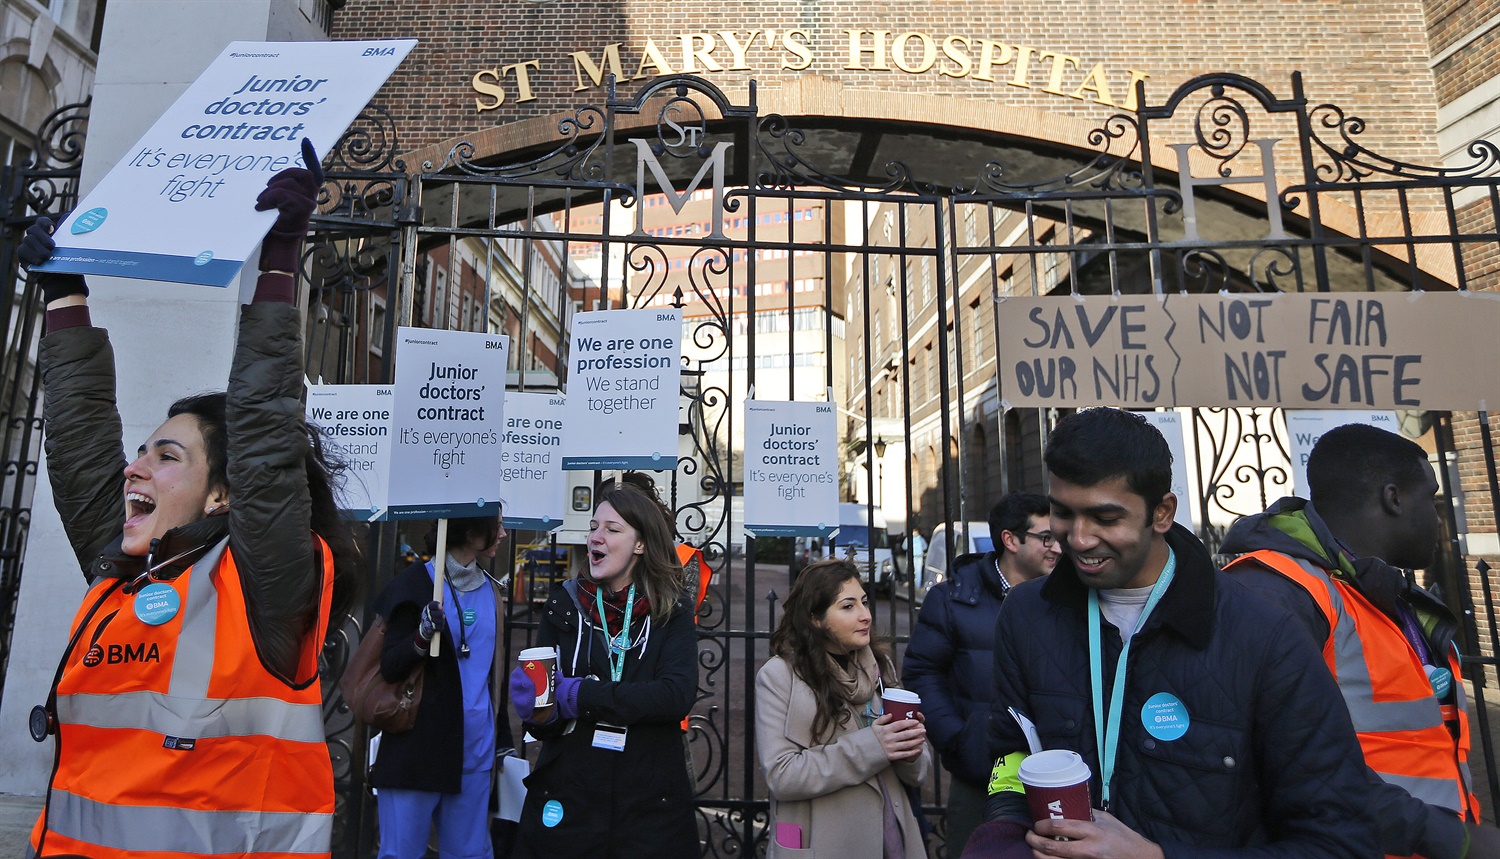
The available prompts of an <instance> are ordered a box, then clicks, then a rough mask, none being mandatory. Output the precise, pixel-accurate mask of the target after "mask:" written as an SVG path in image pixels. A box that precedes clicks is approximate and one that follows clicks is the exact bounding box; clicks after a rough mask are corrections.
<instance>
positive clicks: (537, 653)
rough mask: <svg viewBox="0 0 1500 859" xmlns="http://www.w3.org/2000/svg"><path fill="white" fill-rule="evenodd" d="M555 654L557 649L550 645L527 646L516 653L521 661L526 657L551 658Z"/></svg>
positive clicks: (526, 658)
mask: <svg viewBox="0 0 1500 859" xmlns="http://www.w3.org/2000/svg"><path fill="white" fill-rule="evenodd" d="M556 656H557V651H556V650H555V649H554V648H551V647H528V648H526V649H525V650H523V651H521V652H520V653H519V654H517V655H516V658H517V659H519V660H521V661H523V662H524V661H526V660H528V659H552V658H554V657H556Z"/></svg>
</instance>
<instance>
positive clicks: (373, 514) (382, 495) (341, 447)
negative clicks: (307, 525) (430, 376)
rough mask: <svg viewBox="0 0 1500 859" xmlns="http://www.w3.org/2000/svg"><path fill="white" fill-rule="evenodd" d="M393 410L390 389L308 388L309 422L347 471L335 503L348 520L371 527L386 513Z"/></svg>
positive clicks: (377, 386) (392, 395)
mask: <svg viewBox="0 0 1500 859" xmlns="http://www.w3.org/2000/svg"><path fill="white" fill-rule="evenodd" d="M394 407H395V388H393V387H391V386H389V385H310V386H308V389H307V420H308V423H311V424H312V425H313V426H315V427H317V428H318V434H319V435H321V436H322V437H323V445H324V447H326V448H328V449H329V451H330V452H331V453H333V454H334V455H335V456H337V457H338V458H339V459H340V460H342V461H343V463H344V465H345V469H344V475H343V477H344V484H343V486H341V487H340V488H339V491H338V502H339V510H340V511H341V512H342V513H343V514H344V515H345V516H347V517H349V518H351V519H364V520H369V521H373V520H375V519H379V518H381V514H383V513H384V512H385V508H386V499H387V488H386V478H387V476H388V475H389V474H390V470H391V418H392V414H393V412H392V410H393V408H394Z"/></svg>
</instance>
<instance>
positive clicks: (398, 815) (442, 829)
mask: <svg viewBox="0 0 1500 859" xmlns="http://www.w3.org/2000/svg"><path fill="white" fill-rule="evenodd" d="M427 572H428V574H429V575H431V573H432V564H431V563H428V565H427ZM444 603H445V605H444V611H445V613H446V614H447V617H448V628H449V629H450V630H451V631H452V633H453V635H452V637H451V638H450V637H447V636H445V637H444V639H445V640H444V641H443V646H444V647H452V648H454V649H455V652H458V649H459V648H460V647H461V646H462V645H465V644H466V645H468V648H469V655H468V656H460V657H458V676H459V686H460V689H461V691H462V699H463V725H464V734H463V736H464V755H463V777H462V781H461V785H460V792H459V793H456V794H454V793H437V792H435V791H426V790H402V789H396V788H381V789H380V791H379V794H378V796H377V797H376V802H377V808H378V809H379V814H380V859H419V857H421V856H422V854H423V853H424V852H426V850H427V841H428V838H429V836H430V835H431V830H432V825H433V824H434V823H436V824H437V832H438V856H439V857H441V859H494V850H493V848H492V847H491V844H490V826H489V809H490V787H491V777H490V770H491V769H493V768H494V765H495V713H494V709H493V708H492V707H491V706H490V673H491V670H492V669H493V667H494V659H495V590H494V588H492V587H491V586H490V583H489V582H488V581H485V582H484V583H483V584H482V585H480V586H479V587H477V588H475V589H474V590H472V591H469V592H468V593H462V592H458V591H455V590H454V589H453V586H452V585H451V584H449V585H448V586H447V594H446V599H445V600H444Z"/></svg>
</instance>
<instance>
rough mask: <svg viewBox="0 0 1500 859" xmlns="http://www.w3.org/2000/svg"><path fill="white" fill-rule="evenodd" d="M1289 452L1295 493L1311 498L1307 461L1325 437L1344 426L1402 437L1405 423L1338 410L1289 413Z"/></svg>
mask: <svg viewBox="0 0 1500 859" xmlns="http://www.w3.org/2000/svg"><path fill="white" fill-rule="evenodd" d="M1284 414H1285V415H1286V437H1287V449H1288V450H1289V451H1290V452H1291V455H1292V492H1294V493H1295V494H1297V495H1298V496H1300V497H1302V498H1307V497H1308V491H1307V457H1308V455H1309V454H1311V453H1312V449H1313V447H1314V446H1315V445H1316V444H1317V443H1318V439H1320V438H1322V437H1323V433H1326V432H1328V431H1329V430H1331V429H1333V428H1334V427H1341V426H1343V425H1344V424H1367V425H1369V426H1372V427H1378V428H1380V429H1383V430H1387V431H1389V432H1393V433H1396V434H1397V435H1400V433H1401V420H1400V419H1399V418H1398V417H1397V416H1396V413H1395V412H1392V411H1342V410H1334V409H1308V410H1301V411H1293V410H1291V409H1287V410H1286V412H1285V413H1284Z"/></svg>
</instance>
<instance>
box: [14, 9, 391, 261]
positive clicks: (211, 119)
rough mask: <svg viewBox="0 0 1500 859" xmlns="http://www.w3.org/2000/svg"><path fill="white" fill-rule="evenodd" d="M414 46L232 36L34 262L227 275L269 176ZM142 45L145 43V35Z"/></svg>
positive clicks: (331, 137) (294, 160) (359, 103)
mask: <svg viewBox="0 0 1500 859" xmlns="http://www.w3.org/2000/svg"><path fill="white" fill-rule="evenodd" d="M415 45H416V40H415V39H393V40H389V41H360V42H232V43H230V45H229V47H227V48H225V49H224V52H223V53H221V54H220V55H219V57H218V59H216V60H214V61H213V63H212V64H210V65H209V67H208V68H207V69H206V70H204V72H203V74H202V75H200V76H199V77H198V79H197V80H196V81H194V82H193V84H192V85H191V86H189V87H188V88H187V91H186V92H184V93H183V94H182V96H181V97H180V98H178V99H177V101H176V102H175V103H174V104H173V105H172V106H171V107H170V108H168V109H167V112H166V113H164V114H162V116H161V118H160V119H158V120H157V121H156V123H155V124H154V125H152V126H151V130H150V131H147V132H146V134H145V136H143V137H142V138H141V139H140V140H139V141H137V142H136V144H135V145H134V146H132V147H131V148H130V149H129V150H128V151H127V152H126V154H125V156H124V157H122V158H121V159H120V161H119V163H118V164H116V165H115V167H114V169H112V170H110V171H109V173H108V174H107V175H106V176H105V177H104V179H103V180H101V181H100V182H99V184H98V185H97V186H95V188H94V190H93V191H91V192H89V195H88V196H87V197H85V198H84V200H83V202H82V203H80V204H79V205H78V207H77V208H75V209H74V210H73V214H72V215H70V216H69V217H68V218H67V220H65V221H63V223H62V225H61V226H60V227H59V228H58V230H57V233H56V239H57V250H56V251H55V252H54V253H53V255H52V259H51V260H50V261H49V262H48V263H47V264H46V265H44V266H37V269H38V270H45V271H67V272H77V273H79V274H104V275H114V276H119V277H133V278H141V279H145V280H167V281H176V282H179V283H196V284H202V285H205V286H227V285H229V284H230V283H232V282H233V281H234V279H235V276H236V275H238V274H239V270H240V267H241V266H243V265H244V264H245V260H247V259H249V256H250V252H251V251H252V250H254V249H255V247H256V245H257V244H259V242H260V240H261V239H262V238H263V237H264V236H265V234H266V231H267V230H269V229H270V228H271V224H272V223H274V222H275V220H276V212H275V211H274V210H273V211H268V212H257V211H255V209H254V204H255V198H256V197H257V196H259V195H260V192H261V191H262V190H263V189H264V188H265V184H266V180H267V179H270V178H271V177H272V176H273V175H275V174H276V173H277V172H278V171H280V170H282V169H285V168H287V167H298V166H301V165H302V157H301V142H302V138H304V137H306V138H308V139H309V140H311V141H312V144H313V146H314V148H316V149H317V151H318V153H319V154H320V155H321V154H324V153H326V152H327V150H328V149H329V148H331V147H332V146H333V145H334V144H335V143H337V142H338V139H339V135H341V134H343V133H344V129H345V128H347V127H348V126H349V123H350V122H352V121H354V118H355V117H356V116H358V115H359V112H360V111H361V110H362V109H364V107H365V105H366V104H367V103H368V102H369V101H370V97H371V96H373V95H374V94H375V91H376V90H378V89H379V88H380V85H381V84H383V83H385V80H386V78H388V77H390V75H391V72H393V71H395V70H396V66H398V65H400V63H401V61H402V60H403V59H405V58H406V55H407V54H408V53H410V51H411V49H412V47H413V46H415ZM142 50H152V48H150V47H149V46H142Z"/></svg>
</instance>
